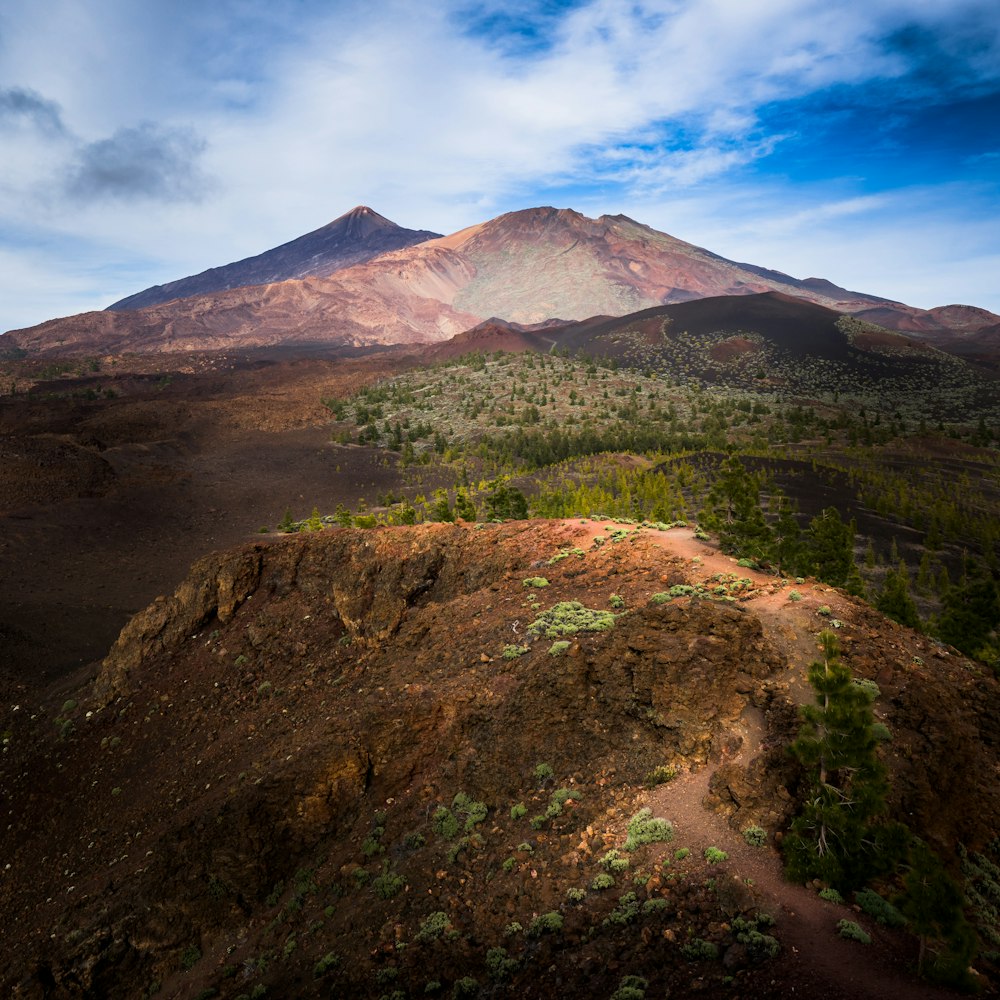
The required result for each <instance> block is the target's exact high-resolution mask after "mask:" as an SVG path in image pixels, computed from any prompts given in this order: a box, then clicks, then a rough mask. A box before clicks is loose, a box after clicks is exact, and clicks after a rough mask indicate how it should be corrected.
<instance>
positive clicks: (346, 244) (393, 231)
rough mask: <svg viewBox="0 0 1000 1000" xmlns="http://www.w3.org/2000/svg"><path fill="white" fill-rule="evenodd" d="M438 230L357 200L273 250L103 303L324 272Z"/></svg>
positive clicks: (146, 300) (143, 302)
mask: <svg viewBox="0 0 1000 1000" xmlns="http://www.w3.org/2000/svg"><path fill="white" fill-rule="evenodd" d="M439 235H440V234H439V233H432V232H429V231H427V230H423V229H420V230H417V229H404V228H403V227H402V226H397V225H396V224H395V223H394V222H390V221H389V220H388V219H387V218H385V217H384V216H382V215H379V214H378V212H376V211H374V210H373V209H370V208H368V207H367V206H365V205H359V206H358V207H357V208H352V209H351V211H350V212H347V213H345V214H344V215H341V216H340V217H339V218H337V219H334V220H333V222H330V223H328V224H327V225H325V226H323V227H321V228H320V229H316V230H314V231H313V232H311V233H306V235H305V236H300V237H298V239H294V240H292V241H291V242H289V243H283V244H282V245H281V246H279V247H275V248H274V249H273V250H267V251H265V252H264V253H262V254H258V255H257V256H255V257H247V258H246V259H245V260H238V261H236V262H235V263H232V264H226V265H224V266H223V267H211V268H209V269H208V270H207V271H202V272H201V273H200V274H195V275H191V276H189V277H187V278H179V279H178V280H177V281H169V282H167V283H166V284H165V285H153V287H152V288H147V289H145V290H144V291H141V292H136V293H135V294H134V295H129V296H128V297H126V298H124V299H120V300H119V301H118V302H115V303H113V304H112V305H110V306H108V308H109V309H112V310H122V309H144V308H146V307H148V306H155V305H159V304H160V303H161V302H170V301H172V300H173V299H183V298H189V297H190V296H192V295H205V294H208V293H210V292H222V291H226V290H228V289H231V288H242V287H245V286H247V285H266V284H272V283H273V282H276V281H288V280H290V279H296V278H308V277H312V276H314V275H320V276H323V275H328V274H332V273H333V272H334V271H337V270H340V269H341V268H343V267H350V266H351V265H352V264H359V263H361V262H362V261H366V260H371V258H372V257H377V256H378V255H379V254H382V253H385V252H386V251H388V250H398V249H400V248H401V247H408V246H412V245H413V244H414V243H422V242H424V240H429V239H433V238H434V237H436V236H439Z"/></svg>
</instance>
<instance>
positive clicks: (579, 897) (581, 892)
mask: <svg viewBox="0 0 1000 1000" xmlns="http://www.w3.org/2000/svg"><path fill="white" fill-rule="evenodd" d="M566 898H567V899H568V900H569V901H570V902H571V903H582V902H583V901H584V900H585V899H586V898H587V890H586V889H578V888H576V887H575V886H574V887H572V888H570V889H567V890H566Z"/></svg>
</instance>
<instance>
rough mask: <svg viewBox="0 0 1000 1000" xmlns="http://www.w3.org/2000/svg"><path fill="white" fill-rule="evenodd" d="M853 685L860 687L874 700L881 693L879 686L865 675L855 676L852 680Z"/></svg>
mask: <svg viewBox="0 0 1000 1000" xmlns="http://www.w3.org/2000/svg"><path fill="white" fill-rule="evenodd" d="M852 683H853V684H854V686H855V687H859V688H861V690H862V691H864V692H865V693H866V694H867V695H868V696H869V698H870V699H871V700H872V701H875V700H876V699H877V698H879V697H880V696H881V694H882V690H881V688H880V687H879V686H878V685H877V684H876V683H875V682H874V681H872V680H869V679H868V678H867V677H855V678H853V680H852Z"/></svg>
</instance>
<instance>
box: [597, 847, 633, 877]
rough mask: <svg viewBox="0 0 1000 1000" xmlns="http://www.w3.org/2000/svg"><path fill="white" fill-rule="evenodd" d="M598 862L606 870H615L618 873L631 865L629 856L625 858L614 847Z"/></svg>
mask: <svg viewBox="0 0 1000 1000" xmlns="http://www.w3.org/2000/svg"><path fill="white" fill-rule="evenodd" d="M597 863H598V864H599V865H600V866H601V867H602V868H604V869H605V870H606V871H609V872H614V873H615V874H616V875H621V874H622V872H624V871H625V870H626V869H627V868H628V866H629V860H628V858H623V857H622V856H621V855H620V854H619V853H618V851H617V850H615V848H613V847H612V848H611V850H610V851H608V853H607V854H605V855H604V857H603V858H601V859H600V860H599V861H598V862H597Z"/></svg>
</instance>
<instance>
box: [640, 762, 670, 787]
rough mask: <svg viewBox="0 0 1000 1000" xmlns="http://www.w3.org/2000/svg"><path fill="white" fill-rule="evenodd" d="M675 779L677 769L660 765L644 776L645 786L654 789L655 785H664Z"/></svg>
mask: <svg viewBox="0 0 1000 1000" xmlns="http://www.w3.org/2000/svg"><path fill="white" fill-rule="evenodd" d="M676 777H677V769H676V768H675V767H673V766H672V765H670V764H660V765H659V766H658V767H654V768H653V770H652V771H650V772H649V774H647V775H646V786H647V787H648V788H655V787H656V786H657V785H665V784H666V783H667V782H668V781H673V780H674V778H676Z"/></svg>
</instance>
